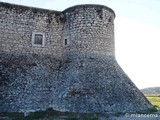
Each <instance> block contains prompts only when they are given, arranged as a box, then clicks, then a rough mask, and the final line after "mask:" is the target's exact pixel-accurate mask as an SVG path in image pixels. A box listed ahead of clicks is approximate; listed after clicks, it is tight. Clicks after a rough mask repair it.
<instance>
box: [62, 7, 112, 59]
mask: <svg viewBox="0 0 160 120" xmlns="http://www.w3.org/2000/svg"><path fill="white" fill-rule="evenodd" d="M63 13H64V14H65V17H66V22H65V24H64V38H65V37H66V38H68V39H69V45H67V46H66V47H65V48H64V52H65V54H69V55H72V56H75V54H77V55H81V56H87V55H92V56H93V55H94V56H95V55H96V56H114V51H115V50H114V25H113V24H114V17H115V14H114V12H113V11H111V10H109V8H106V7H104V6H98V5H97V6H96V5H90V6H85V5H84V6H81V5H80V6H76V7H72V8H68V9H66V10H65V11H63Z"/></svg>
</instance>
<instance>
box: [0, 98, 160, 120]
mask: <svg viewBox="0 0 160 120" xmlns="http://www.w3.org/2000/svg"><path fill="white" fill-rule="evenodd" d="M146 98H147V99H148V100H149V101H150V102H151V104H152V105H153V106H154V108H149V109H148V110H146V111H144V112H143V113H146V114H150V113H155V112H157V111H160V95H159V96H146ZM121 115H123V114H122V113H120V112H118V113H115V116H116V117H119V116H121ZM0 116H1V117H6V118H10V119H11V120H38V119H41V120H54V118H57V117H62V116H63V119H65V120H99V117H98V116H97V115H96V114H95V115H93V114H92V115H91V114H76V113H67V112H66V113H61V112H58V111H54V110H53V109H51V108H50V109H47V110H46V111H37V112H32V113H30V114H29V115H28V116H26V117H25V116H24V115H23V113H17V112H12V113H7V112H3V113H0ZM103 117H105V120H108V118H109V115H106V116H103Z"/></svg>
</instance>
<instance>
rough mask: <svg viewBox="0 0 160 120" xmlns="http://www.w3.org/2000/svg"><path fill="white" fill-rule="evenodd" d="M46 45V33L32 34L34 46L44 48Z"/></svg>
mask: <svg viewBox="0 0 160 120" xmlns="http://www.w3.org/2000/svg"><path fill="white" fill-rule="evenodd" d="M44 44H45V36H44V33H38V32H37V33H36V32H33V33H32V45H33V46H42V47H44Z"/></svg>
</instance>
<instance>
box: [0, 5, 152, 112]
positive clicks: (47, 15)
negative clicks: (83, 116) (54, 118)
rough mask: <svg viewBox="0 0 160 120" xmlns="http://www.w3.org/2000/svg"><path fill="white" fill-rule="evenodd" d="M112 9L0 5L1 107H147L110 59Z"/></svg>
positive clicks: (112, 56) (126, 109)
mask: <svg viewBox="0 0 160 120" xmlns="http://www.w3.org/2000/svg"><path fill="white" fill-rule="evenodd" d="M114 18H115V13H114V11H113V10H112V9H110V8H108V7H106V6H103V5H92V4H89V5H77V6H73V7H70V8H67V9H66V10H64V11H62V12H61V11H53V10H46V9H40V8H32V7H26V6H20V5H14V4H9V3H3V2H1V3H0V41H1V47H0V60H1V67H0V70H1V72H2V74H1V76H0V82H1V83H0V91H1V92H0V111H1V112H6V111H7V112H24V113H27V112H32V111H38V110H45V109H47V108H50V107H52V108H53V109H54V110H58V111H61V112H64V111H68V112H81V113H106V112H108V113H115V112H136V111H143V110H146V109H148V108H151V107H152V105H151V104H150V103H149V101H148V100H147V99H146V98H145V97H144V95H143V94H142V93H141V92H140V91H139V90H138V88H137V87H136V86H135V85H134V83H133V82H132V81H131V80H130V79H129V77H128V76H127V75H126V74H125V73H124V71H123V70H122V69H121V67H120V66H119V65H118V63H117V61H116V59H115V47H114Z"/></svg>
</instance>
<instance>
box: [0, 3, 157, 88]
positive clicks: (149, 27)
mask: <svg viewBox="0 0 160 120" xmlns="http://www.w3.org/2000/svg"><path fill="white" fill-rule="evenodd" d="M1 1H2V2H8V3H14V4H20V5H26V6H33V7H39V8H46V9H52V10H58V11H63V10H64V9H66V8H68V7H71V6H73V5H78V4H101V5H106V6H108V7H110V8H112V9H113V10H114V11H115V13H116V18H115V48H116V59H117V61H118V63H119V64H120V66H121V67H122V69H123V70H124V71H125V73H126V74H127V75H128V76H129V77H130V78H131V80H132V81H133V82H134V83H135V85H136V86H137V87H138V88H139V89H142V88H147V87H160V0H1Z"/></svg>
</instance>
